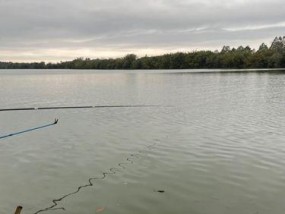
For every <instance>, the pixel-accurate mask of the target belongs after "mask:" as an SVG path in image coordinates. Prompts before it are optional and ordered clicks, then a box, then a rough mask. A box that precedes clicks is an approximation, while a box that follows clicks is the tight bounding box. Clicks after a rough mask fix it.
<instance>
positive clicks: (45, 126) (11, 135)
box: [0, 119, 58, 139]
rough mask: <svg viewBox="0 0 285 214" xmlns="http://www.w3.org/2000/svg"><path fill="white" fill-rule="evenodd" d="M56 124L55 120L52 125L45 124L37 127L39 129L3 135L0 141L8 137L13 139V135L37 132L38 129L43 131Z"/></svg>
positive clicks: (56, 120)
mask: <svg viewBox="0 0 285 214" xmlns="http://www.w3.org/2000/svg"><path fill="white" fill-rule="evenodd" d="M57 123H58V119H55V120H54V122H53V123H50V124H47V125H43V126H39V127H36V128H31V129H27V130H24V131H20V132H15V133H12V134H8V135H4V136H0V139H4V138H8V137H13V136H15V135H20V134H23V133H26V132H32V131H35V130H38V129H43V128H47V127H49V126H54V125H56V124H57Z"/></svg>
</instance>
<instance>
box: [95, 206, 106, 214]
mask: <svg viewBox="0 0 285 214" xmlns="http://www.w3.org/2000/svg"><path fill="white" fill-rule="evenodd" d="M104 210H105V207H100V208H97V209H96V213H100V212H103V211H104Z"/></svg>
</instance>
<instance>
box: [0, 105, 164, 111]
mask: <svg viewBox="0 0 285 214" xmlns="http://www.w3.org/2000/svg"><path fill="white" fill-rule="evenodd" d="M145 107H159V106H158V105H113V106H105V105H104V106H51V107H27V108H4V109H0V111H36V110H53V109H91V108H145Z"/></svg>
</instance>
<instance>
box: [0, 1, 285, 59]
mask: <svg viewBox="0 0 285 214" xmlns="http://www.w3.org/2000/svg"><path fill="white" fill-rule="evenodd" d="M284 9H285V6H284V3H283V2H282V1H281V0H271V1H269V0H259V1H258V0H251V1H246V0H231V1H228V0H176V1H173V0H120V1H118V0H80V1H78V0H48V1H43V0H0V26H1V28H0V60H18V61H32V60H36V61H39V60H46V61H59V60H67V59H72V58H74V57H76V56H83V57H107V56H110V57H116V56H122V55H125V54H126V53H129V52H132V53H137V54H139V55H144V54H150V55H155V54H161V53H164V52H169V51H179V50H182V51H191V50H196V49H212V50H213V49H217V48H221V46H222V45H224V44H225V45H231V46H238V45H251V46H253V47H257V46H258V45H259V44H260V43H261V42H262V41H264V42H267V43H269V42H270V41H271V40H272V39H273V38H274V37H275V36H277V35H283V34H284V28H285V17H284V15H283V13H284V12H283V11H284Z"/></svg>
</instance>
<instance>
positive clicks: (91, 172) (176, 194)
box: [0, 71, 285, 214]
mask: <svg viewBox="0 0 285 214" xmlns="http://www.w3.org/2000/svg"><path fill="white" fill-rule="evenodd" d="M10 72H11V73H8V71H5V72H4V71H0V73H2V74H1V75H0V85H1V90H0V108H9V107H13V108H14V107H30V106H31V107H41V106H60V105H63V106H67V105H72V106H74V105H137V104H143V105H160V106H159V107H155V108H154V107H148V108H122V109H71V110H50V111H33V112H1V113H0V135H4V134H7V133H13V132H15V131H18V130H25V129H26V128H29V127H34V126H36V125H38V124H45V123H48V122H51V121H52V120H53V119H54V118H59V119H60V123H59V124H57V126H53V127H49V128H47V129H43V130H38V131H36V132H30V133H26V134H23V135H21V136H15V137H13V138H9V139H5V140H1V141H0V171H1V173H0V192H1V193H2V194H0V213H13V211H14V209H15V207H16V206H17V205H19V204H21V205H22V206H23V207H24V212H23V213H24V214H25V213H36V212H37V211H40V210H44V209H46V208H49V207H50V208H64V209H65V211H64V210H62V209H56V210H50V209H49V210H46V212H42V213H72V214H77V213H96V212H104V213H119V214H120V213H122V214H126V213H163V214H165V213H169V214H170V213H194V214H195V213H197V214H198V213H199V214H200V213H205V214H220V213H231V214H232V213H233V214H240V213H245V214H247V213H248V214H254V213H274V214H279V213H280V214H281V213H282V214H283V210H284V208H285V205H284V197H285V193H284V191H283V190H284V183H285V182H284V181H285V170H284V165H285V158H284V152H285V146H284V139H285V138H284V136H285V127H284V126H285V123H284V122H283V121H284V117H285V108H284V106H285V84H284V83H285V77H284V75H283V74H282V73H277V72H275V73H270V72H263V73H254V72H251V73H242V72H239V73H234V72H232V73H206V72H204V73H187V72H183V73H175V71H173V72H165V73H164V72H159V73H156V72H155V71H153V72H151V71H146V72H142V71H141V72H125V71H123V72H115V73H111V72H107V73H104V72H94V71H72V72H70V73H68V72H67V71H52V73H48V71H24V72H23V71H10ZM21 72H23V73H21ZM92 178H93V179H92ZM98 178H104V179H98ZM90 179H91V180H90ZM91 184H92V185H91ZM79 187H81V188H79ZM78 188H79V189H78ZM159 191H161V192H159ZM73 193H74V194H73ZM75 193H76V194H75ZM65 196H66V197H65ZM55 199H62V200H57V201H54V202H56V203H53V200H55ZM55 204H58V205H57V206H54V205H55Z"/></svg>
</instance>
